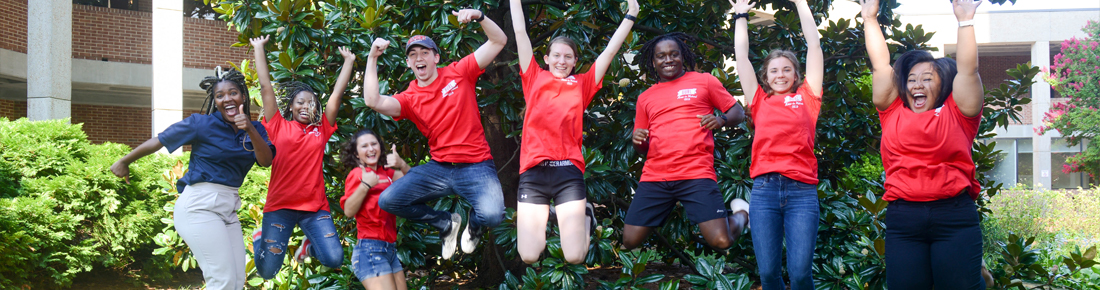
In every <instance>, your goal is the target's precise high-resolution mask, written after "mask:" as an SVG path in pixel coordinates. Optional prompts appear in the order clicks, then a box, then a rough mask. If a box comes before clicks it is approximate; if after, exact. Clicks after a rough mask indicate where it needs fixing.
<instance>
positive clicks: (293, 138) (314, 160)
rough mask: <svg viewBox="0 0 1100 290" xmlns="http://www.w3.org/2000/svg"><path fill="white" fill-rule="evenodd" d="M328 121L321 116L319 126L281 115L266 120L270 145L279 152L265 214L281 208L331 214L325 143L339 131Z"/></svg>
mask: <svg viewBox="0 0 1100 290" xmlns="http://www.w3.org/2000/svg"><path fill="white" fill-rule="evenodd" d="M327 120H328V119H326V118H325V116H324V114H322V115H321V124H320V125H318V126H311V125H306V124H302V123H301V122H298V121H287V120H286V119H283V117H282V116H280V115H275V116H274V117H272V118H271V120H264V121H263V124H264V126H265V127H267V132H268V136H269V137H270V138H271V144H274V145H275V148H277V149H278V150H279V152H278V154H275V158H273V159H272V161H271V182H270V184H268V189H267V203H265V204H264V212H273V211H276V210H280V209H292V210H300V211H308V212H317V211H320V210H326V211H329V205H328V197H326V196H325V176H324V173H322V171H321V168H322V166H324V156H325V144H326V143H328V139H329V138H330V137H332V134H333V133H335V132H336V126H333V125H329V123H328V121H327ZM330 212H331V211H330Z"/></svg>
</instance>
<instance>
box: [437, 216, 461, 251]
mask: <svg viewBox="0 0 1100 290" xmlns="http://www.w3.org/2000/svg"><path fill="white" fill-rule="evenodd" d="M459 227H462V216H461V215H458V214H457V213H451V229H450V230H449V231H447V232H440V233H439V237H440V238H441V239H442V240H443V253H442V255H443V259H444V260H446V259H450V258H451V256H453V255H454V254H455V247H456V246H457V245H456V244H458V231H459Z"/></svg>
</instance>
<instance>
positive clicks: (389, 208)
mask: <svg viewBox="0 0 1100 290" xmlns="http://www.w3.org/2000/svg"><path fill="white" fill-rule="evenodd" d="M452 194H458V195H459V196H462V198H464V199H466V201H467V202H469V203H470V206H472V207H473V212H471V213H470V215H469V216H470V218H469V219H470V221H469V223H468V224H467V227H473V229H475V231H474V233H478V232H484V231H483V229H484V228H491V227H495V226H497V225H498V224H500V222H501V221H502V220H503V219H504V192H503V191H501V189H500V180H499V179H497V170H496V165H494V164H493V160H486V161H483V162H478V163H440V162H436V161H428V163H427V164H424V165H420V166H417V167H413V168H412V170H409V174H406V175H405V177H402V178H401V179H398V180H397V181H394V182H393V184H392V185H390V187H389V188H386V190H385V191H383V192H382V195H381V196H379V197H378V206H379V207H381V208H382V210H385V211H386V212H389V213H392V214H394V215H396V216H399V217H403V218H405V219H408V220H410V221H414V222H421V223H427V224H429V225H431V226H433V227H435V228H437V229H439V230H440V231H447V230H450V227H451V213H449V212H445V211H439V210H435V209H433V208H432V207H430V206H428V205H427V204H426V203H427V202H428V201H430V200H433V199H436V198H440V197H444V196H448V195H452Z"/></svg>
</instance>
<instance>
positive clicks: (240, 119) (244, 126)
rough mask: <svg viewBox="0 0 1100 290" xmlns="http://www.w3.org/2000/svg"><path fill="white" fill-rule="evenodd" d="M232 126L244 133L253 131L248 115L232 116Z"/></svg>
mask: <svg viewBox="0 0 1100 290" xmlns="http://www.w3.org/2000/svg"><path fill="white" fill-rule="evenodd" d="M233 124H234V125H236V126H237V129H241V130H245V131H251V130H254V127H252V120H250V118H249V116H248V114H237V115H236V116H233Z"/></svg>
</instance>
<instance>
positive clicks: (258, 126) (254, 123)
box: [245, 121, 285, 158]
mask: <svg viewBox="0 0 1100 290" xmlns="http://www.w3.org/2000/svg"><path fill="white" fill-rule="evenodd" d="M284 122H285V121H284ZM252 126H253V127H256V133H260V137H263V138H264V143H267V147H269V148H271V157H272V158H275V144H271V138H269V137H268V136H267V127H266V126H264V124H263V123H261V122H260V121H252ZM245 138H248V135H245ZM247 141H248V143H252V140H247ZM252 146H256V145H255V144H253V145H252ZM253 148H255V147H253Z"/></svg>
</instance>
